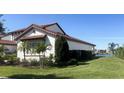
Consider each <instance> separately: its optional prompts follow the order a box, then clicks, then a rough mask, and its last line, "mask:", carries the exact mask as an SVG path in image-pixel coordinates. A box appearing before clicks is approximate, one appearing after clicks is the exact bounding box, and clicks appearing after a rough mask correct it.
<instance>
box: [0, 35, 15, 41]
mask: <svg viewBox="0 0 124 93" xmlns="http://www.w3.org/2000/svg"><path fill="white" fill-rule="evenodd" d="M1 39H2V40H13V38H12V35H7V36H4V37H2V38H1Z"/></svg>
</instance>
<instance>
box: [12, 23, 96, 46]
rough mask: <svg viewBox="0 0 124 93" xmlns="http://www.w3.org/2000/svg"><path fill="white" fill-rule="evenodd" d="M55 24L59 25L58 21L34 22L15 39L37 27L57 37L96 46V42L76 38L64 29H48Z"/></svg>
mask: <svg viewBox="0 0 124 93" xmlns="http://www.w3.org/2000/svg"><path fill="white" fill-rule="evenodd" d="M55 24H57V25H58V23H52V24H47V25H36V24H32V25H30V26H29V27H27V28H24V29H22V34H20V35H18V36H17V38H15V40H18V39H19V38H20V37H21V36H23V35H24V34H26V33H27V32H28V31H29V30H30V29H33V28H35V29H38V30H40V31H44V32H45V33H47V34H49V35H53V36H55V37H56V36H64V37H65V38H66V39H68V40H71V41H74V42H79V43H84V44H89V45H92V46H95V44H92V43H89V42H86V41H83V40H79V39H77V38H74V37H72V36H69V35H67V34H66V33H65V32H64V31H63V30H62V31H63V32H64V34H62V33H59V32H55V31H51V30H48V29H46V27H48V26H51V25H55ZM58 27H60V26H59V25H58ZM60 29H62V28H61V27H60ZM18 31H19V30H18ZM14 32H16V31H14Z"/></svg>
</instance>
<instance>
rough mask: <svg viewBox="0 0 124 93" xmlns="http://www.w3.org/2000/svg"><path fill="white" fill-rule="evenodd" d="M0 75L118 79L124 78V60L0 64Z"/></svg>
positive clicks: (108, 58) (110, 58)
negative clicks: (26, 65)
mask: <svg viewBox="0 0 124 93" xmlns="http://www.w3.org/2000/svg"><path fill="white" fill-rule="evenodd" d="M0 77H8V78H22V79H28V78H29V79H31V78H37V79H39V78H42V79H44V78H45V79H48V78H50V79H56V78H61V79H64V78H67V79H70V78H71V79H109V78H110V79H119V78H124V60H122V59H119V58H116V57H103V58H99V59H95V60H91V61H87V62H86V63H85V64H82V65H79V66H69V67H64V68H47V69H36V68H35V69H33V68H24V67H16V66H0Z"/></svg>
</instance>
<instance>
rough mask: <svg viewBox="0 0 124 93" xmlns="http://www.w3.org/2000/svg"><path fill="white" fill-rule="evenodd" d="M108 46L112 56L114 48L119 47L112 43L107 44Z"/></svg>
mask: <svg viewBox="0 0 124 93" xmlns="http://www.w3.org/2000/svg"><path fill="white" fill-rule="evenodd" d="M108 46H109V47H108V48H109V50H110V51H111V52H112V54H114V51H115V48H116V46H117V47H119V44H115V43H113V42H112V43H109V44H108Z"/></svg>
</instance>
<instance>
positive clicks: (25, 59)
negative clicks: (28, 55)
mask: <svg viewBox="0 0 124 93" xmlns="http://www.w3.org/2000/svg"><path fill="white" fill-rule="evenodd" d="M23 53H24V61H26V59H25V49H23Z"/></svg>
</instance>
